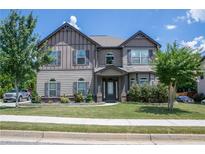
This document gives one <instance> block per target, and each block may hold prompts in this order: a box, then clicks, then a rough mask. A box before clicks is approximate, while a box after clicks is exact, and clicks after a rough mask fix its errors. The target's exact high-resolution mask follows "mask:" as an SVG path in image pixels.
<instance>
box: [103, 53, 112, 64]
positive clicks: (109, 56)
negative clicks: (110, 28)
mask: <svg viewBox="0 0 205 154" xmlns="http://www.w3.org/2000/svg"><path fill="white" fill-rule="evenodd" d="M105 60H106V64H107V65H111V64H113V61H114V56H113V53H107V54H106V56H105Z"/></svg>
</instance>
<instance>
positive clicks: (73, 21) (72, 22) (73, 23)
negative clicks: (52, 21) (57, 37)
mask: <svg viewBox="0 0 205 154" xmlns="http://www.w3.org/2000/svg"><path fill="white" fill-rule="evenodd" d="M77 21H78V20H77V17H76V16H70V21H69V22H68V23H69V24H70V25H71V26H73V27H75V28H76V29H78V30H79V29H80V27H79V26H78V25H77Z"/></svg>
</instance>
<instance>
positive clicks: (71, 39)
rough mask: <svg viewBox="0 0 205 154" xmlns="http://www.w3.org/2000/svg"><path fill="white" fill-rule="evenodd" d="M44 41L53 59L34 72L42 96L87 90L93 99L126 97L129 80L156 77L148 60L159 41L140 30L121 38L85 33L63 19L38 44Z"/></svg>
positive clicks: (143, 80)
mask: <svg viewBox="0 0 205 154" xmlns="http://www.w3.org/2000/svg"><path fill="white" fill-rule="evenodd" d="M45 41H47V42H48V45H49V46H50V47H51V48H52V50H53V51H52V54H51V55H52V56H53V57H54V59H55V61H53V62H52V63H51V64H49V65H47V66H43V67H42V68H41V70H40V72H39V73H38V75H37V92H38V94H39V95H40V96H43V97H45V98H59V97H60V96H62V95H64V94H65V95H68V96H70V97H73V94H75V93H77V92H82V93H83V95H86V94H87V93H88V91H90V92H92V94H93V96H94V98H95V100H96V101H97V102H101V101H106V102H113V101H126V99H127V93H128V90H129V88H130V87H131V85H132V84H134V83H138V84H144V83H148V84H153V83H155V81H156V78H155V74H154V71H153V70H152V68H151V65H150V62H151V61H152V59H153V56H154V52H155V51H156V50H157V49H158V48H160V47H161V45H160V44H159V43H157V42H156V41H155V40H153V39H152V38H150V37H149V36H147V35H146V34H145V33H143V32H142V31H138V32H137V33H135V34H134V35H133V36H131V37H130V38H128V39H127V40H122V39H119V38H115V37H112V36H106V35H96V36H87V35H85V34H83V33H82V32H80V31H79V30H77V29H76V28H74V27H72V26H71V25H69V24H68V23H65V24H63V25H62V26H60V27H59V28H57V29H56V30H55V31H54V32H53V33H51V34H50V35H48V36H47V37H46V38H45V39H43V40H42V41H41V42H40V45H41V44H42V43H44V42H45Z"/></svg>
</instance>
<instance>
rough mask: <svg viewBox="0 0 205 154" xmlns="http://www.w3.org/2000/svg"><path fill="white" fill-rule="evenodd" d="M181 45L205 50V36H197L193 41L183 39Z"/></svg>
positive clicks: (201, 50)
mask: <svg viewBox="0 0 205 154" xmlns="http://www.w3.org/2000/svg"><path fill="white" fill-rule="evenodd" d="M181 45H182V46H185V47H190V48H192V49H194V50H195V51H196V50H200V52H203V51H205V38H204V37H203V36H198V37H195V38H194V39H193V40H191V41H184V40H183V41H181Z"/></svg>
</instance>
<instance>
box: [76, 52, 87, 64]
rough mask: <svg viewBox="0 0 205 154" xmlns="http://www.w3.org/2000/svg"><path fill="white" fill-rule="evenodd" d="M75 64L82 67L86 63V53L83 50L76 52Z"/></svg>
mask: <svg viewBox="0 0 205 154" xmlns="http://www.w3.org/2000/svg"><path fill="white" fill-rule="evenodd" d="M76 62H77V64H80V65H83V64H85V63H86V51H85V50H77V52H76Z"/></svg>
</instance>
